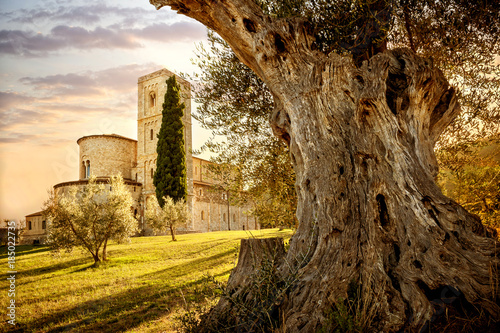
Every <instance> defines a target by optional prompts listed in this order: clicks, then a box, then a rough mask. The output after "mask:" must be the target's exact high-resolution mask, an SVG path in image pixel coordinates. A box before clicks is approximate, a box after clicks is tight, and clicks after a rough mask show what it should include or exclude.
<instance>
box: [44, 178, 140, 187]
mask: <svg viewBox="0 0 500 333" xmlns="http://www.w3.org/2000/svg"><path fill="white" fill-rule="evenodd" d="M88 182H89V180H88V179H80V180H73V181H69V182H63V183H59V184H55V185H54V189H56V188H59V187H64V186H72V185H85V184H88ZM108 182H109V177H98V178H97V183H108ZM123 182H124V183H125V185H133V186H142V183H139V182H136V181H133V180H130V179H124V180H123Z"/></svg>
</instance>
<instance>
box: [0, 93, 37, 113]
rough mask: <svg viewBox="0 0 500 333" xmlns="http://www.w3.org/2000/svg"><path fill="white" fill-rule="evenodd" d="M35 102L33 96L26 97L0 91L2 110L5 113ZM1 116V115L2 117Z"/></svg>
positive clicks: (0, 108) (0, 106)
mask: <svg viewBox="0 0 500 333" xmlns="http://www.w3.org/2000/svg"><path fill="white" fill-rule="evenodd" d="M33 100H34V98H33V97H31V96H26V95H23V94H18V93H12V92H6V91H0V110H2V111H4V110H6V109H8V108H10V107H13V106H16V105H19V104H24V103H30V102H32V101H33ZM0 116H1V115H0Z"/></svg>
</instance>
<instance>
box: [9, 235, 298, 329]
mask: <svg viewBox="0 0 500 333" xmlns="http://www.w3.org/2000/svg"><path fill="white" fill-rule="evenodd" d="M291 235H292V231H291V230H283V231H278V229H268V230H255V231H251V234H250V232H249V231H223V232H211V233H204V234H189V235H178V236H177V239H178V240H177V242H172V241H171V238H170V236H157V237H137V238H133V239H132V242H131V243H130V244H114V243H112V244H111V245H108V257H109V260H108V261H107V262H105V263H103V264H101V265H100V266H99V267H97V268H95V267H92V264H93V260H92V258H91V256H90V255H89V254H87V253H85V252H81V251H80V250H78V249H76V250H75V251H73V252H72V253H62V254H61V256H60V257H54V256H53V255H52V254H51V252H50V250H49V249H48V248H47V247H44V246H31V245H25V246H18V247H16V270H17V272H18V273H17V276H16V322H17V325H16V327H15V328H13V327H12V326H11V325H10V324H8V323H7V320H8V317H7V315H6V310H7V309H6V308H7V306H8V302H9V298H8V296H7V293H8V282H7V274H5V273H4V272H6V271H7V270H8V265H7V252H6V251H7V249H6V248H5V247H2V248H0V265H1V267H2V273H3V274H2V275H1V281H0V293H1V297H0V300H1V302H0V306H1V308H2V311H1V313H2V316H3V318H1V321H0V331H2V332H172V331H174V318H175V317H176V316H178V315H179V314H180V313H182V312H183V311H184V308H185V306H186V304H195V303H198V304H199V303H203V302H204V297H203V292H202V290H203V288H204V287H206V285H207V282H206V280H207V279H206V276H207V274H208V275H210V276H213V277H215V279H216V280H219V281H221V282H225V281H227V278H228V277H229V273H230V272H231V269H232V268H233V267H234V265H235V264H236V260H237V253H238V247H239V243H240V239H242V238H249V237H257V238H264V237H283V238H284V239H285V241H286V240H288V239H289V238H290V236H291Z"/></svg>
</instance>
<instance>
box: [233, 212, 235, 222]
mask: <svg viewBox="0 0 500 333" xmlns="http://www.w3.org/2000/svg"><path fill="white" fill-rule="evenodd" d="M233 222H236V215H234V214H233Z"/></svg>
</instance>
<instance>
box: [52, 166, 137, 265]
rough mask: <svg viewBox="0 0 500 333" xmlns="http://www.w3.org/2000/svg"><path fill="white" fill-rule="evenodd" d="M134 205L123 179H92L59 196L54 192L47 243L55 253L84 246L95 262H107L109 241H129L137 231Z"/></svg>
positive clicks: (92, 177) (119, 177)
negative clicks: (133, 211) (133, 210)
mask: <svg viewBox="0 0 500 333" xmlns="http://www.w3.org/2000/svg"><path fill="white" fill-rule="evenodd" d="M132 205H133V199H132V195H131V193H130V191H129V190H128V189H127V187H126V185H125V184H124V183H123V179H122V177H121V176H112V177H111V178H110V179H109V181H108V180H105V181H102V180H98V179H97V178H96V177H95V176H91V177H90V178H89V181H88V184H86V185H85V186H83V187H82V188H78V187H77V186H72V187H70V188H69V191H68V192H67V193H62V194H60V195H56V194H55V193H54V192H52V193H51V195H50V197H49V199H48V200H47V201H46V202H45V203H44V213H43V214H44V215H45V216H46V217H47V218H48V220H49V223H48V225H47V230H48V238H47V241H48V244H49V245H50V246H51V247H52V248H53V249H54V250H55V251H60V250H67V251H71V250H72V249H73V248H74V247H82V248H84V249H85V250H87V251H88V252H90V254H91V255H92V258H93V259H94V262H95V263H97V262H99V261H101V260H106V245H107V243H108V241H109V240H110V239H112V240H115V241H117V242H126V241H129V237H130V236H131V235H133V234H134V233H135V232H136V231H137V220H136V219H135V218H134V216H133V213H132ZM101 249H102V255H101Z"/></svg>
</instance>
